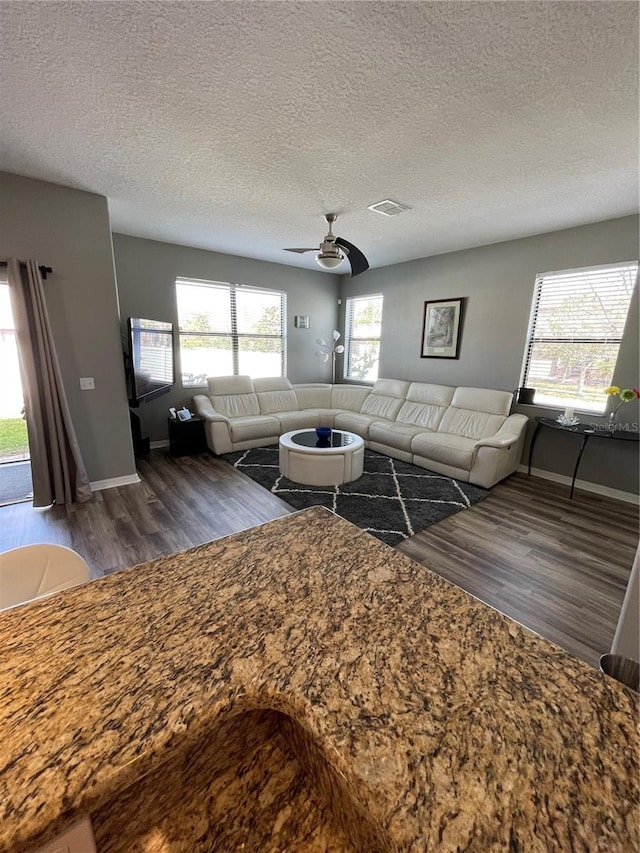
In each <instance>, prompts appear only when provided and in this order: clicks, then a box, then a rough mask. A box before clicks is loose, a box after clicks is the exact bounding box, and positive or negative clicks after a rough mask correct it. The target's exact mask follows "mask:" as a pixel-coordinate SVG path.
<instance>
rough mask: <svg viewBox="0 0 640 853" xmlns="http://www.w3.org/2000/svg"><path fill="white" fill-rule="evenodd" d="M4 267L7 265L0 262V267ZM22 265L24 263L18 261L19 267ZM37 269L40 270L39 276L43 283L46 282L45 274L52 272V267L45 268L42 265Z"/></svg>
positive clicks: (4, 262)
mask: <svg viewBox="0 0 640 853" xmlns="http://www.w3.org/2000/svg"><path fill="white" fill-rule="evenodd" d="M6 265H7V262H6V261H0V267H6ZM24 265H25V263H24V261H20V266H24ZM38 269H39V270H40V275H41V276H42V278H43V280H44V281H46V280H47V273H50V272H53V269H52V267H45V266H44V264H43V265H42V266H39V267H38Z"/></svg>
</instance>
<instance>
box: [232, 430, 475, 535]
mask: <svg viewBox="0 0 640 853" xmlns="http://www.w3.org/2000/svg"><path fill="white" fill-rule="evenodd" d="M222 459H224V460H225V462H229V463H230V464H231V465H233V466H234V467H235V468H237V469H238V471H242V473H243V474H246V475H247V476H248V477H250V478H251V479H252V480H255V481H256V482H257V483H259V484H260V485H261V486H263V487H264V488H265V489H268V490H269V491H270V492H272V493H273V494H274V495H277V496H278V497H279V498H281V499H282V500H283V501H285V502H286V503H288V504H289V505H290V506H291V507H293V509H305V508H306V507H309V506H318V505H320V506H324V507H327V509H330V510H331V511H332V512H335V513H336V514H337V515H340V516H342V517H343V518H346V519H347V521H351V522H352V523H353V524H355V525H357V526H358V527H360V528H361V529H362V530H365V531H366V532H367V533H371V534H372V535H373V536H376V537H377V538H378V539H381V540H382V541H383V542H386V544H387V545H391V546H393V545H397V544H398V542H401V541H402V540H403V539H408V538H409V536H413V534H414V533H419V532H420V531H421V530H424V529H425V528H426V527H429V526H430V525H431V524H434V523H435V522H436V521H442V519H443V518H447V517H448V516H450V515H453V514H454V513H456V512H459V511H460V510H463V509H467V508H468V507H470V506H471V505H472V504H476V503H478V502H479V501H481V500H484V498H486V497H487V495H488V494H489V492H488V490H487V489H483V488H481V487H480V486H474V485H472V484H471V483H463V482H461V481H460V480H454V479H453V478H452V477H446V476H444V475H443V474H435V473H433V472H432V471H426V470H425V469H424V468H417V467H416V466H415V465H410V464H409V463H408V462H401V461H400V460H399V459H391V458H390V457H389V456H383V455H382V454H381V453H375V452H374V451H373V450H365V452H364V473H363V475H362V477H360V478H359V479H358V480H354V482H353V483H344V484H343V485H341V486H303V485H301V484H300V483H294V482H292V481H291V480H288V479H287V478H286V477H283V476H282V474H280V470H279V465H278V462H279V451H278V448H277V447H276V446H273V447H254V448H251V449H250V450H240V451H236V452H235V453H226V454H224V456H222Z"/></svg>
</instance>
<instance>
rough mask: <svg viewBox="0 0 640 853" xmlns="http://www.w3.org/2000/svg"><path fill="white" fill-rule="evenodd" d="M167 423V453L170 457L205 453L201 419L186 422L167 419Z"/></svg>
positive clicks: (206, 448) (205, 447)
mask: <svg viewBox="0 0 640 853" xmlns="http://www.w3.org/2000/svg"><path fill="white" fill-rule="evenodd" d="M168 421H169V453H170V454H171V455H172V456H192V455H194V454H196V453H206V452H207V450H208V447H207V437H206V435H205V432H204V421H203V420H202V419H201V418H191V419H190V420H188V421H179V420H177V419H175V418H169V419H168Z"/></svg>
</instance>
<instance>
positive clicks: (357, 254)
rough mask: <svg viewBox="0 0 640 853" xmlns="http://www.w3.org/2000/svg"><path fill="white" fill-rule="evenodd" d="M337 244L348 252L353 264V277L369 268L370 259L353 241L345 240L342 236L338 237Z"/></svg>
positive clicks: (348, 257) (349, 259) (350, 261)
mask: <svg viewBox="0 0 640 853" xmlns="http://www.w3.org/2000/svg"><path fill="white" fill-rule="evenodd" d="M336 245H338V246H340V247H341V248H343V249H344V250H345V251H346V253H347V260H348V261H349V263H350V264H351V278H354V276H356V275H360V273H361V272H364V271H365V270H368V269H369V261H368V260H367V259H366V258H365V256H364V255H363V254H362V252H361V251H360V249H359V248H358V247H357V246H354V245H353V243H350V242H349V241H348V240H344V239H343V238H342V237H336Z"/></svg>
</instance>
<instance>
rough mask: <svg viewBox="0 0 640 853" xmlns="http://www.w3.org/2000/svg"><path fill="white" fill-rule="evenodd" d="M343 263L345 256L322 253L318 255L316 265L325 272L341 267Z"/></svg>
mask: <svg viewBox="0 0 640 853" xmlns="http://www.w3.org/2000/svg"><path fill="white" fill-rule="evenodd" d="M343 261H344V256H343V255H323V254H322V253H321V254H319V255H316V263H317V264H318V266H319V267H322V269H323V270H333V269H335V268H336V267H339V266H340V264H341V263H342V262H343Z"/></svg>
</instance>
